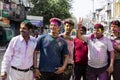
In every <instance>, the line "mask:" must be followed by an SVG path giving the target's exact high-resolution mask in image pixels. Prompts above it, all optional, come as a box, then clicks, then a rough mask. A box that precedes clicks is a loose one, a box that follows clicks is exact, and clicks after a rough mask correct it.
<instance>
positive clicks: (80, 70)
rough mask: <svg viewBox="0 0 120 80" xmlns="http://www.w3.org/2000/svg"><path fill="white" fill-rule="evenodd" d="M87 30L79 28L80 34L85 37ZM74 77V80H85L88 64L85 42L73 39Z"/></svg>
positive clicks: (83, 27)
mask: <svg viewBox="0 0 120 80" xmlns="http://www.w3.org/2000/svg"><path fill="white" fill-rule="evenodd" d="M86 32H87V29H86V27H85V26H82V27H81V28H80V34H81V35H85V34H86ZM74 47H75V48H74V49H75V50H74V76H75V80H81V77H83V80H86V68H87V64H88V45H87V42H85V41H83V40H81V39H79V38H77V37H76V38H75V39H74Z"/></svg>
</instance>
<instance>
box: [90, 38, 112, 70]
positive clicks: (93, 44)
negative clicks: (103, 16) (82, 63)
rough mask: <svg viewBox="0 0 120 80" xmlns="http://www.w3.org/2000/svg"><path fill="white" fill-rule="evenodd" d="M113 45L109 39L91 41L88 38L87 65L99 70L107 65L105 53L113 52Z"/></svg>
mask: <svg viewBox="0 0 120 80" xmlns="http://www.w3.org/2000/svg"><path fill="white" fill-rule="evenodd" d="M113 50H114V49H113V45H112V42H111V40H110V39H109V38H107V37H104V36H103V37H102V38H100V39H97V38H95V39H94V40H91V39H89V38H88V65H90V66H91V67H94V68H101V67H104V66H106V65H107V63H108V61H107V59H108V54H107V51H113Z"/></svg>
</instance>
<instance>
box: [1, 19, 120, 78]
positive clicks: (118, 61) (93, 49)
mask: <svg viewBox="0 0 120 80" xmlns="http://www.w3.org/2000/svg"><path fill="white" fill-rule="evenodd" d="M82 23H83V19H79V21H78V23H77V29H76V37H74V38H73V37H72V36H71V32H72V30H73V29H74V26H75V23H74V21H73V20H72V19H65V20H61V19H59V18H51V19H50V25H49V29H50V33H49V34H41V35H39V34H38V33H39V31H38V30H35V31H34V32H35V34H34V35H33V36H32V35H31V31H30V30H31V29H33V26H32V24H31V23H30V22H26V21H23V22H21V24H20V35H18V36H15V37H13V38H12V40H11V41H10V43H9V45H8V48H7V50H6V52H5V54H4V57H3V60H2V66H1V78H2V80H6V78H7V77H9V80H71V79H72V80H97V79H99V80H111V75H112V76H113V80H120V69H119V66H120V33H119V31H120V22H119V21H118V20H115V21H112V22H111V26H110V28H111V30H112V34H111V35H110V37H107V36H105V35H104V26H103V25H102V24H100V23H97V24H95V25H94V31H93V33H91V34H89V35H87V34H86V33H87V28H86V27H85V26H83V25H82ZM61 24H63V25H64V32H63V33H59V31H60V29H61ZM38 54H39V55H40V56H39V61H38V60H37V58H38ZM9 66H10V69H9V74H8V73H7V72H8V71H7V70H8V67H9Z"/></svg>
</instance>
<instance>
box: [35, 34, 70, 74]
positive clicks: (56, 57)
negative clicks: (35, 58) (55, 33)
mask: <svg viewBox="0 0 120 80" xmlns="http://www.w3.org/2000/svg"><path fill="white" fill-rule="evenodd" d="M36 50H37V51H40V59H39V60H40V61H39V69H40V71H41V72H55V69H56V68H57V67H60V66H62V62H63V61H64V60H63V59H64V58H63V57H64V55H66V54H68V48H67V43H66V41H65V40H64V39H63V38H61V37H57V38H53V37H52V36H50V35H47V34H46V35H42V36H40V37H39V38H38V44H37V47H36Z"/></svg>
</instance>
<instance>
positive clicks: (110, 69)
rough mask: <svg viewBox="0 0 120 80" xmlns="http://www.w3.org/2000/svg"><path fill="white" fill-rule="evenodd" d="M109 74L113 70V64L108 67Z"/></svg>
mask: <svg viewBox="0 0 120 80" xmlns="http://www.w3.org/2000/svg"><path fill="white" fill-rule="evenodd" d="M107 72H108V74H109V75H110V74H111V73H112V72H113V66H111V65H110V66H109V67H108V69H107Z"/></svg>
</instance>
